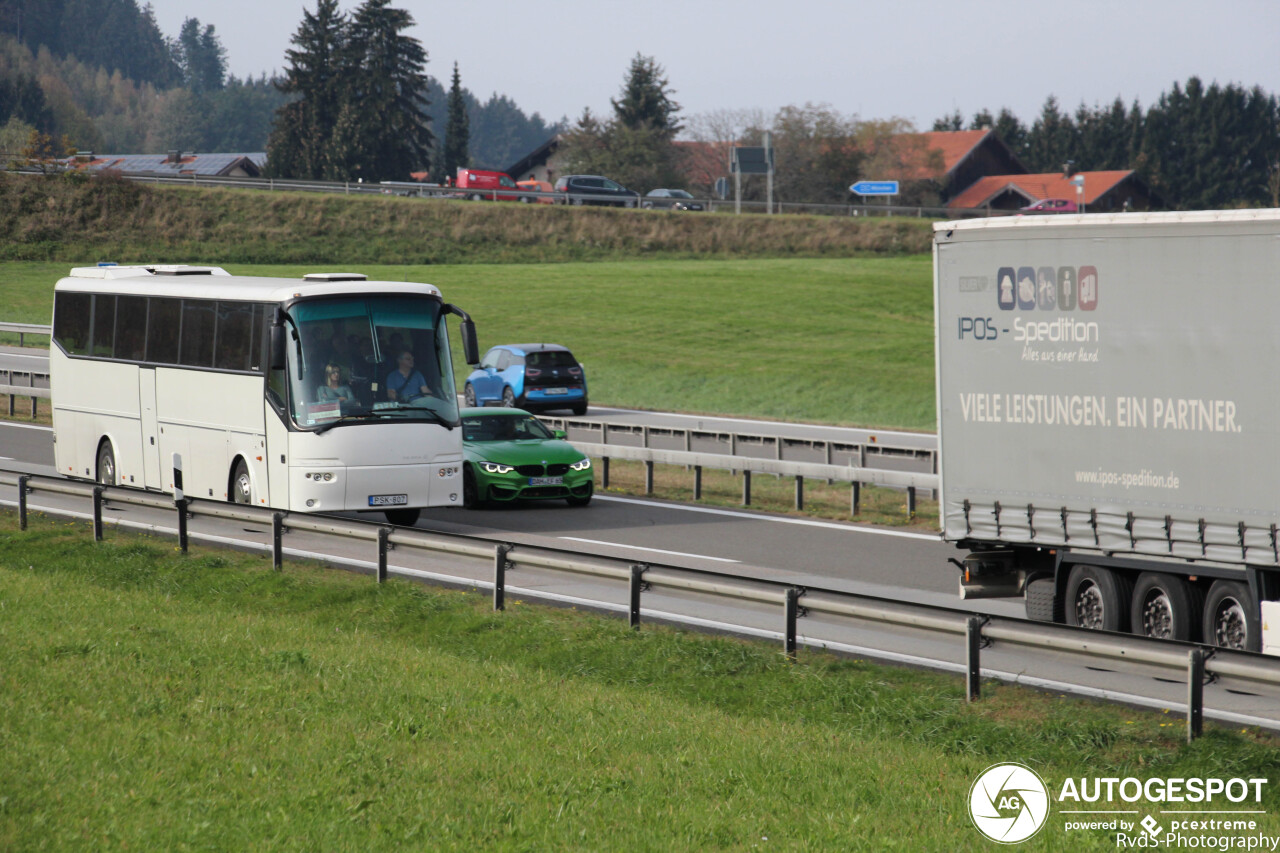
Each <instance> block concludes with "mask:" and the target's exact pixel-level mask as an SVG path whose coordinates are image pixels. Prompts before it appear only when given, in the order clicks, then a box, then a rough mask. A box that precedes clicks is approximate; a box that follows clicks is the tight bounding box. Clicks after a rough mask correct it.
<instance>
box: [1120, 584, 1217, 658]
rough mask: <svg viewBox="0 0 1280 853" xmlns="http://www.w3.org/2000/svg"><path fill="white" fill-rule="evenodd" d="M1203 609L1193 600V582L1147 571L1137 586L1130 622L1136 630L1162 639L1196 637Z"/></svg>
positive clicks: (1134, 591) (1145, 635) (1137, 632)
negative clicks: (1191, 586)
mask: <svg viewBox="0 0 1280 853" xmlns="http://www.w3.org/2000/svg"><path fill="white" fill-rule="evenodd" d="M1199 610H1200V608H1199V607H1197V606H1195V604H1194V603H1193V602H1192V597H1191V588H1190V585H1189V584H1188V583H1187V582H1186V580H1184V579H1183V578H1180V577H1177V576H1176V575H1166V574H1161V573H1159V572H1143V573H1142V574H1141V575H1139V576H1138V583H1137V584H1136V585H1135V586H1134V588H1133V606H1132V608H1131V609H1130V611H1129V624H1130V625H1131V626H1132V628H1133V633H1135V634H1138V635H1140V636H1144V637H1155V638H1156V639H1158V640H1180V641H1182V642H1190V641H1191V640H1193V639H1194V636H1193V635H1194V634H1195V627H1194V626H1195V623H1196V621H1197V619H1198V618H1199V616H1200V613H1199Z"/></svg>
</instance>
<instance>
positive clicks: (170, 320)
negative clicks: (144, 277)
mask: <svg viewBox="0 0 1280 853" xmlns="http://www.w3.org/2000/svg"><path fill="white" fill-rule="evenodd" d="M181 328H182V300H180V299H167V298H164V297H160V296H153V297H151V311H150V316H149V318H148V321H147V361H150V362H152V363H154V364H177V363H178V332H179V330H180V329H181Z"/></svg>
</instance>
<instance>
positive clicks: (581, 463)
mask: <svg viewBox="0 0 1280 853" xmlns="http://www.w3.org/2000/svg"><path fill="white" fill-rule="evenodd" d="M569 467H570V468H572V469H573V470H575V471H586V470H587V469H589V468H590V467H591V460H590V459H587V458H585V457H584V458H582V459H579V460H578V461H577V462H575V463H573V464H572V465H570V466H569Z"/></svg>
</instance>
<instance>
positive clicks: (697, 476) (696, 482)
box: [693, 465, 702, 501]
mask: <svg viewBox="0 0 1280 853" xmlns="http://www.w3.org/2000/svg"><path fill="white" fill-rule="evenodd" d="M693 499H694V500H695V501H700V500H702V466H701V465H694V466H693Z"/></svg>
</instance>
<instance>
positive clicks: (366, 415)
mask: <svg viewBox="0 0 1280 853" xmlns="http://www.w3.org/2000/svg"><path fill="white" fill-rule="evenodd" d="M376 414H377V412H361V413H360V414H358V415H343V416H342V417H340V418H336V419H334V420H331V421H328V422H327V423H323V424H321V425H320V426H318V427H316V429H315V430H314V432H315V434H316V435H319V434H320V433H322V432H328V431H329V430H331V429H333V428H334V427H336V426H337V425H338V424H340V423H344V422H347V421H361V420H365V419H366V418H372V417H373V416H375V415H376Z"/></svg>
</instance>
